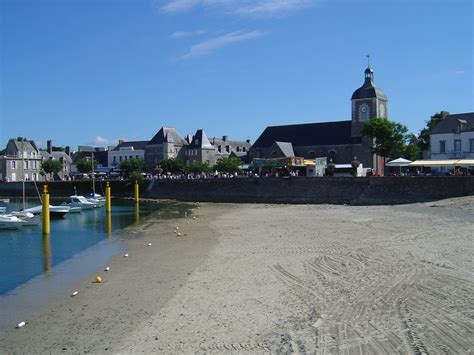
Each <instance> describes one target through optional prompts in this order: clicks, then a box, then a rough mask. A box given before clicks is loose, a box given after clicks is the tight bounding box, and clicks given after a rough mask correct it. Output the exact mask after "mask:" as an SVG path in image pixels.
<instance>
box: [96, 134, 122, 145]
mask: <svg viewBox="0 0 474 355" xmlns="http://www.w3.org/2000/svg"><path fill="white" fill-rule="evenodd" d="M119 140H125V138H117V139H108V138H105V137H102V136H96V137H95V138H94V140H93V141H92V142H91V143H92V145H96V146H108V145H111V146H115V145H117V144H118V142H119Z"/></svg>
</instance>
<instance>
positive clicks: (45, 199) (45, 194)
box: [42, 185, 51, 234]
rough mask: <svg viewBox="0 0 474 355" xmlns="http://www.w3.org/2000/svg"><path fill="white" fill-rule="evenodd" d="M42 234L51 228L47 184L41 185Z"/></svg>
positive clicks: (47, 232)
mask: <svg viewBox="0 0 474 355" xmlns="http://www.w3.org/2000/svg"><path fill="white" fill-rule="evenodd" d="M42 214H43V234H49V233H50V232H51V228H50V225H49V193H48V185H43V211H42Z"/></svg>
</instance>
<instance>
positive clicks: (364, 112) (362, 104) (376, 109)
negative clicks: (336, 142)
mask: <svg viewBox="0 0 474 355" xmlns="http://www.w3.org/2000/svg"><path fill="white" fill-rule="evenodd" d="M351 102H352V136H353V137H357V136H359V137H360V131H361V130H362V127H363V126H364V123H365V121H367V120H369V119H371V118H388V113H387V111H388V110H387V108H388V99H387V96H385V94H384V92H383V91H382V90H381V89H380V88H378V87H377V86H376V85H375V84H374V70H373V69H372V68H371V67H370V63H368V65H367V68H366V69H365V71H364V85H362V86H361V87H360V88H358V89H357V90H356V91H354V93H353V94H352V98H351Z"/></svg>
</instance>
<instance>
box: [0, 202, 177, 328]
mask: <svg viewBox="0 0 474 355" xmlns="http://www.w3.org/2000/svg"><path fill="white" fill-rule="evenodd" d="M59 202H60V201H56V200H52V201H51V203H52V204H54V205H58V204H59ZM21 205H22V201H21V200H11V201H10V203H8V204H3V206H6V207H7V212H8V211H12V210H18V209H20V208H21V207H22V206H21ZM35 205H38V200H37V199H36V201H33V200H30V201H28V207H32V206H35ZM167 208H169V206H167V204H166V203H164V204H163V203H156V202H150V203H140V205H139V209H136V206H135V204H134V203H133V201H129V200H113V202H112V213H111V216H110V217H109V218H107V214H106V212H105V208H104V207H102V208H94V209H91V210H85V211H82V212H80V213H69V214H66V216H65V217H64V218H61V219H52V220H51V234H50V235H46V236H44V235H43V234H42V230H41V225H39V226H34V227H21V229H19V230H2V231H0V328H4V327H5V326H11V322H14V321H16V320H17V319H21V318H20V317H21V316H22V315H23V314H28V312H31V311H33V310H35V309H36V308H38V307H39V306H41V305H42V304H44V303H46V302H48V301H49V300H51V299H52V298H53V297H55V296H57V295H58V294H61V293H62V292H64V293H67V292H69V291H70V289H69V288H70V287H73V285H74V284H75V283H76V282H78V281H79V280H80V279H82V278H84V277H86V276H88V275H90V274H91V273H93V272H94V271H95V270H97V269H98V268H99V267H102V266H103V265H105V263H106V262H107V260H108V259H109V258H110V257H111V256H113V255H116V254H118V253H121V252H123V251H124V250H125V248H126V244H125V239H126V236H125V235H124V234H123V233H122V232H121V231H123V229H124V228H126V227H130V226H133V225H134V224H138V223H140V221H144V220H146V218H147V216H149V215H150V214H151V213H154V212H157V213H158V212H160V211H159V210H160V209H162V210H163V209H167ZM173 212H175V213H177V214H178V215H176V214H174V215H173V216H174V217H176V216H179V214H180V213H184V212H183V211H181V212H180V211H173ZM163 216H164V217H165V218H166V217H167V214H166V213H164V214H163Z"/></svg>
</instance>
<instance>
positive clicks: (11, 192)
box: [0, 176, 474, 205]
mask: <svg viewBox="0 0 474 355" xmlns="http://www.w3.org/2000/svg"><path fill="white" fill-rule="evenodd" d="M110 184H111V188H112V196H114V197H132V196H133V184H132V183H131V182H129V181H112V182H111V183H110ZM48 186H49V191H50V193H51V196H53V197H66V196H69V195H72V194H74V187H75V188H76V191H77V193H78V194H86V193H89V192H91V191H92V183H91V182H90V181H74V182H50V183H48ZM38 188H39V189H40V191H41V190H42V183H39V184H38ZM104 190H105V182H96V191H97V192H98V193H100V194H102V195H103V194H104ZM21 191H22V187H21V183H0V197H15V196H17V197H18V196H21V194H22V192H21ZM140 191H141V192H140V196H141V197H147V198H155V199H176V200H181V201H202V202H244V203H245V202H256V203H309V204H318V203H332V204H352V205H380V204H403V203H414V202H426V201H435V200H439V199H443V198H450V197H460V196H467V195H474V177H472V176H466V177H463V176H459V177H455V176H422V177H383V178H380V177H370V178H352V177H321V178H306V177H298V178H250V179H244V178H238V179H210V180H159V181H153V182H145V183H143V184H142V185H141V188H140ZM26 193H27V196H30V197H35V196H37V192H36V189H35V186H34V184H32V183H27V184H26Z"/></svg>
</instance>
